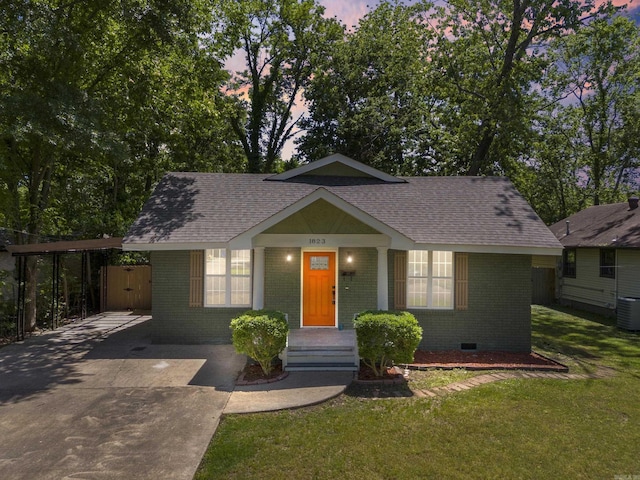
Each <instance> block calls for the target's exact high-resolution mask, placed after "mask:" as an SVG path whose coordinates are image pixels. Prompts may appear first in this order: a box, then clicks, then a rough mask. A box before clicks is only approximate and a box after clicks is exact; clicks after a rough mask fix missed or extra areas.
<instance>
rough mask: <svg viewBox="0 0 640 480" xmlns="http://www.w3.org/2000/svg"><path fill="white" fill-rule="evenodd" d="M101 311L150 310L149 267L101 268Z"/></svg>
mask: <svg viewBox="0 0 640 480" xmlns="http://www.w3.org/2000/svg"><path fill="white" fill-rule="evenodd" d="M100 283H101V285H100V287H101V288H100V291H101V292H102V295H101V303H100V305H101V309H102V311H103V312H105V311H114V310H115V311H117V310H151V266H150V265H127V266H108V267H102V269H101V271H100Z"/></svg>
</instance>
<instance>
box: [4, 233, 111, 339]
mask: <svg viewBox="0 0 640 480" xmlns="http://www.w3.org/2000/svg"><path fill="white" fill-rule="evenodd" d="M7 250H8V251H9V252H11V254H12V255H13V256H14V257H17V259H18V262H17V271H18V298H17V309H16V339H17V340H18V341H20V340H24V336H25V311H26V309H25V305H26V273H27V258H28V257H30V256H37V255H51V256H52V274H51V293H52V295H51V303H52V305H51V328H56V327H57V325H58V320H59V318H58V315H59V313H58V308H59V301H60V296H59V293H60V256H61V255H65V254H72V253H79V254H81V258H82V261H81V263H82V265H81V281H80V288H81V291H80V305H81V306H80V316H81V319H82V320H84V319H85V318H86V316H87V284H88V276H87V262H88V259H89V252H99V251H102V252H106V251H107V250H122V238H121V237H113V238H97V239H89V240H67V241H60V242H49V243H30V244H24V245H8V246H7ZM106 272H107V269H106V268H105V269H103V275H106V274H107V273H106ZM102 284H103V286H105V287H106V285H107V282H106V278H105V279H103V282H102Z"/></svg>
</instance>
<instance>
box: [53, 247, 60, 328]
mask: <svg viewBox="0 0 640 480" xmlns="http://www.w3.org/2000/svg"><path fill="white" fill-rule="evenodd" d="M51 264H52V265H51V266H52V272H51V330H55V329H56V328H57V327H58V308H59V307H60V255H58V254H57V253H54V254H53V257H52V260H51Z"/></svg>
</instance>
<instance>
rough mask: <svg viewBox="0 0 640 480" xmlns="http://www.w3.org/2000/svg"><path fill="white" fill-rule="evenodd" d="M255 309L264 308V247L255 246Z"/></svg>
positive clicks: (253, 303)
mask: <svg viewBox="0 0 640 480" xmlns="http://www.w3.org/2000/svg"><path fill="white" fill-rule="evenodd" d="M252 305H253V307H252V308H253V309H254V310H260V309H261V308H264V247H254V248H253V302H252Z"/></svg>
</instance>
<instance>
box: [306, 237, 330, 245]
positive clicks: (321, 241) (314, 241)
mask: <svg viewBox="0 0 640 480" xmlns="http://www.w3.org/2000/svg"><path fill="white" fill-rule="evenodd" d="M325 243H327V239H326V238H310V239H309V245H324V244H325Z"/></svg>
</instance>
